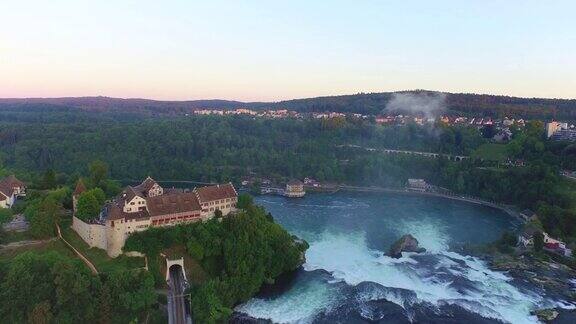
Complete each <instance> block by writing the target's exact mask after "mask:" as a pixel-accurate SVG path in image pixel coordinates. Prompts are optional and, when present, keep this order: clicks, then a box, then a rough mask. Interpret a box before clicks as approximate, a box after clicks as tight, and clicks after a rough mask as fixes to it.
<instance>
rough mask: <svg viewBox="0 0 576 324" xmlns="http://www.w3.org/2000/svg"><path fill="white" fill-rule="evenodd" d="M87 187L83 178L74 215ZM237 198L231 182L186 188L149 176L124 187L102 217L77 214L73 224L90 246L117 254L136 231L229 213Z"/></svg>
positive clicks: (76, 194) (103, 210)
mask: <svg viewBox="0 0 576 324" xmlns="http://www.w3.org/2000/svg"><path fill="white" fill-rule="evenodd" d="M84 190H85V188H84V185H83V184H82V183H81V182H79V183H78V185H77V187H76V190H75V191H74V195H73V206H74V215H76V207H77V201H78V198H79V196H80V195H81V194H82V192H83V191H84ZM237 202H238V194H237V193H236V189H234V186H232V184H230V183H228V184H222V185H213V186H208V187H200V188H195V189H194V190H192V191H186V190H181V189H165V188H162V187H161V186H160V185H159V184H158V183H157V182H156V181H154V180H153V179H152V178H150V177H148V178H146V179H145V180H144V181H143V182H142V183H141V184H139V185H137V186H127V187H126V188H125V189H124V190H122V192H121V193H120V194H119V195H118V196H117V197H116V198H114V199H113V200H112V201H110V202H108V203H107V204H106V205H105V206H104V208H103V209H102V211H101V213H100V216H99V218H98V219H95V220H92V221H89V222H84V221H82V220H80V219H79V218H77V217H76V216H74V217H73V222H72V228H73V229H74V230H75V231H76V232H77V233H78V234H79V235H80V237H82V239H83V240H84V241H86V243H88V245H89V246H91V247H93V246H94V247H98V248H101V249H104V250H106V252H107V253H108V255H110V256H111V257H116V256H118V255H120V254H121V253H122V248H123V247H124V242H125V241H126V239H127V238H128V236H129V235H130V234H132V233H134V232H139V231H143V230H146V229H148V228H149V227H159V226H172V225H176V224H182V223H188V222H196V221H202V220H207V219H210V218H212V217H214V215H215V214H216V213H217V211H220V212H221V213H222V215H223V216H226V215H228V214H229V213H230V212H233V211H235V210H236V203H237Z"/></svg>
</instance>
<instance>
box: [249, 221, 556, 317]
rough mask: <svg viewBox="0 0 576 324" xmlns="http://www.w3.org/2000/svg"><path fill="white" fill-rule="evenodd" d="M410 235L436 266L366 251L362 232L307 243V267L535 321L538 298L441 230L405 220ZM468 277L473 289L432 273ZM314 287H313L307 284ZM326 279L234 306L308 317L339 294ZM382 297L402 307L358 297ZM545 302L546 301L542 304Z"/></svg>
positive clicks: (395, 297) (254, 312)
mask: <svg viewBox="0 0 576 324" xmlns="http://www.w3.org/2000/svg"><path fill="white" fill-rule="evenodd" d="M408 227H410V229H411V230H413V231H412V233H414V236H415V237H417V239H418V240H419V241H420V242H421V243H422V245H423V246H424V247H425V248H427V249H428V251H433V252H428V253H427V254H426V256H430V257H433V258H434V259H435V260H436V261H437V263H436V265H435V267H428V266H423V265H419V264H418V262H416V261H415V260H414V259H413V258H412V257H410V256H404V257H403V258H401V259H392V258H389V257H387V256H385V255H384V254H383V253H382V252H381V251H375V250H370V249H369V248H368V247H367V244H366V241H365V238H364V235H363V234H362V233H346V234H344V233H339V234H334V233H324V234H323V235H321V236H320V237H318V238H317V240H315V241H313V242H311V243H310V249H309V250H308V251H307V253H306V257H307V262H306V264H305V265H304V269H305V270H306V271H314V270H318V269H323V270H326V271H328V272H330V273H331V274H332V276H333V277H334V279H336V281H344V282H346V283H347V284H348V285H358V284H359V283H361V282H374V283H377V284H380V285H382V286H384V287H391V288H400V289H406V290H409V291H413V292H414V293H415V294H416V299H417V301H418V302H427V303H430V304H432V305H437V306H441V305H446V304H452V305H458V306H460V307H462V308H464V309H467V310H469V311H470V312H474V313H477V314H479V315H481V316H484V317H487V318H494V319H498V320H502V321H505V322H509V323H534V322H536V318H535V317H533V316H531V315H530V310H532V309H534V308H536V307H541V306H547V304H546V303H545V301H544V300H543V298H542V297H540V296H538V295H536V294H532V295H529V294H526V293H523V292H520V291H519V290H518V289H517V288H515V287H514V286H512V285H511V284H510V283H509V282H508V281H509V280H510V278H509V277H507V276H506V275H504V274H503V273H500V272H495V271H492V270H490V269H489V268H488V267H487V266H486V265H485V264H484V262H482V261H481V260H479V259H476V258H473V257H469V256H463V255H460V254H458V253H455V252H448V251H446V250H442V249H445V248H446V247H447V246H448V242H446V241H445V240H442V239H441V237H442V236H441V234H442V233H441V230H439V229H438V228H434V227H433V226H428V225H422V226H419V225H417V224H416V225H414V224H412V225H410V224H409V226H408ZM439 267H442V268H446V269H449V272H450V273H451V274H452V275H454V276H456V277H460V278H462V280H465V281H466V282H471V284H472V285H473V288H474V289H473V290H472V291H468V290H464V291H462V290H457V289H455V288H454V287H452V286H451V284H452V283H453V280H451V279H447V278H446V277H439V276H435V275H436V272H437V268H439ZM312 286H313V287H312ZM327 286H330V284H329V283H324V282H322V283H320V284H319V283H316V284H314V285H310V286H307V288H306V289H302V288H300V289H302V291H295V290H296V289H292V290H291V291H290V292H288V293H286V294H284V295H282V296H280V297H279V298H277V299H273V300H259V299H253V300H252V301H250V302H249V303H247V304H244V305H242V306H241V307H239V309H238V310H239V311H241V312H245V313H247V314H249V315H251V316H253V317H257V318H267V319H271V320H272V321H274V322H279V323H294V322H301V321H304V322H307V321H311V320H312V319H313V318H314V315H315V314H318V313H320V312H322V311H325V310H327V309H329V308H331V307H333V306H334V305H335V303H336V301H337V300H339V299H340V298H344V297H343V296H339V293H338V292H337V291H335V290H331V289H329V288H327ZM382 298H385V299H387V300H388V301H390V302H393V303H395V304H398V305H400V306H402V307H404V308H405V309H406V306H407V304H408V305H409V304H411V303H413V302H414V301H413V300H411V301H406V300H404V299H403V298H402V296H401V295H399V294H389V293H388V294H384V295H379V294H374V293H373V292H366V295H365V296H363V297H362V298H361V299H363V300H376V299H382ZM544 304H546V305H544Z"/></svg>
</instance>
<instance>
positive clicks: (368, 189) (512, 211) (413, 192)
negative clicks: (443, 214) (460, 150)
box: [338, 185, 525, 222]
mask: <svg viewBox="0 0 576 324" xmlns="http://www.w3.org/2000/svg"><path fill="white" fill-rule="evenodd" d="M338 187H339V190H343V191H353V192H383V193H393V194H402V195H413V196H428V197H439V198H446V199H451V200H457V201H464V202H469V203H473V204H477V205H482V206H487V207H492V208H496V209H499V210H501V211H503V212H505V213H506V214H508V215H510V216H512V217H515V218H518V219H519V220H521V221H522V222H525V219H524V218H523V217H522V216H521V215H520V213H519V212H518V211H516V208H515V206H512V205H503V204H497V203H494V202H490V201H486V200H482V199H479V198H476V197H470V196H462V195H456V194H453V195H451V194H445V193H440V192H429V191H416V190H408V189H392V188H384V187H361V186H349V185H339V186H338Z"/></svg>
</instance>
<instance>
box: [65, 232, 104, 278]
mask: <svg viewBox="0 0 576 324" xmlns="http://www.w3.org/2000/svg"><path fill="white" fill-rule="evenodd" d="M56 229H57V230H58V237H59V238H60V239H61V240H62V242H64V243H66V245H68V246H69V247H70V248H71V249H72V251H74V253H76V255H78V257H79V258H80V259H82V261H84V263H86V265H87V266H88V268H90V270H92V273H94V274H98V270H97V269H96V267H95V266H94V265H93V264H92V262H90V260H88V259H87V258H86V257H85V256H84V255H83V254H82V253H80V251H78V250H76V248H75V247H73V246H72V244H70V243H68V241H66V240H65V239H64V237H63V236H62V232H61V231H60V226H59V225H58V224H56Z"/></svg>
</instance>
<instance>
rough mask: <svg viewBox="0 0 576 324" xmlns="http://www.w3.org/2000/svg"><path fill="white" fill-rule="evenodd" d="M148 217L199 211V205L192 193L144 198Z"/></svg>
mask: <svg viewBox="0 0 576 324" xmlns="http://www.w3.org/2000/svg"><path fill="white" fill-rule="evenodd" d="M146 205H147V206H148V211H149V212H150V216H159V215H168V214H177V213H184V212H191V211H200V210H201V208H200V203H199V202H198V198H197V197H196V195H195V194H194V193H193V192H180V193H172V194H166V195H160V196H156V197H148V198H146Z"/></svg>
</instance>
